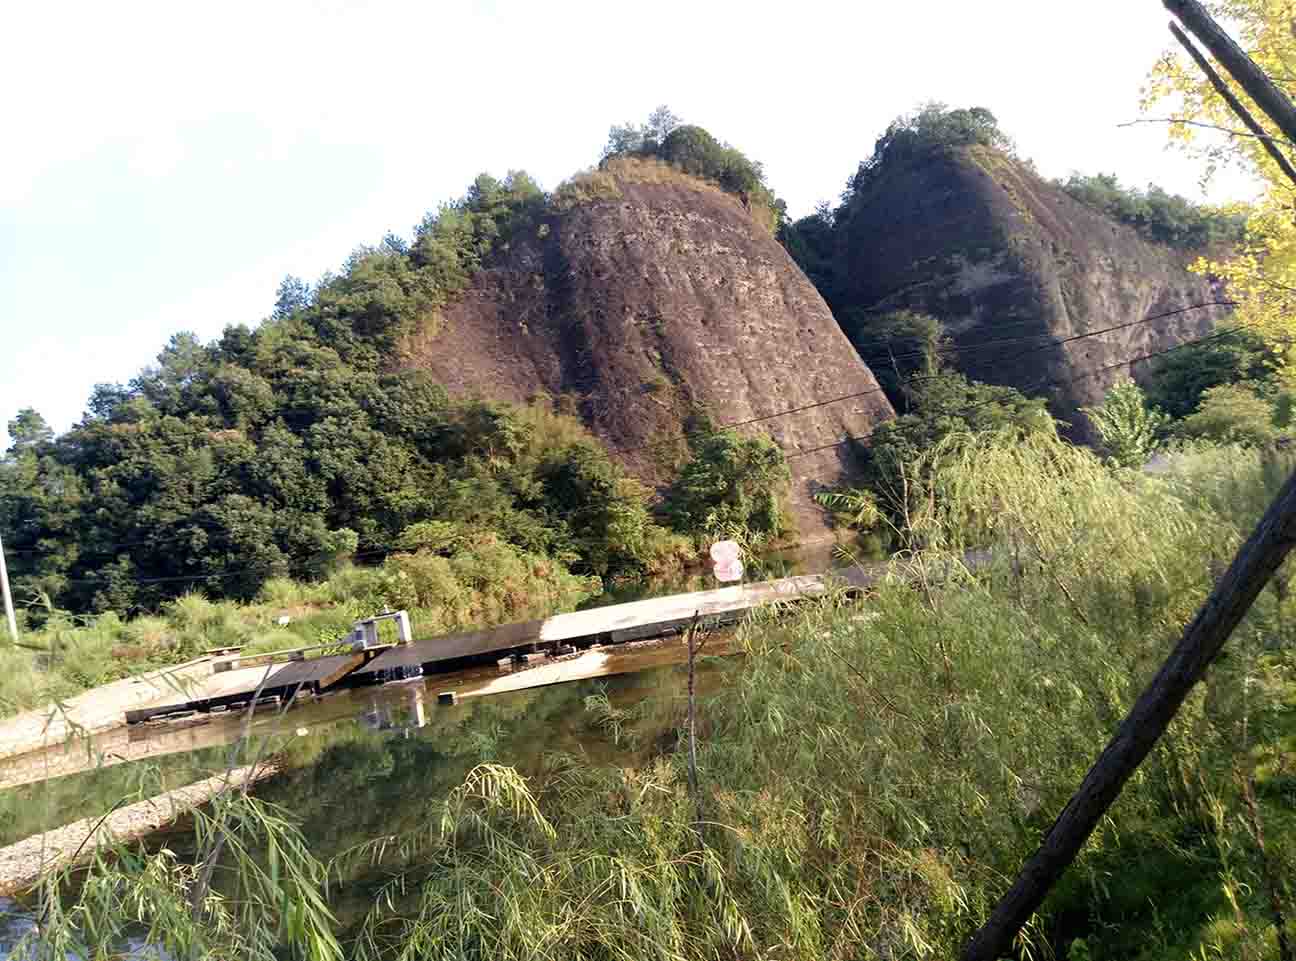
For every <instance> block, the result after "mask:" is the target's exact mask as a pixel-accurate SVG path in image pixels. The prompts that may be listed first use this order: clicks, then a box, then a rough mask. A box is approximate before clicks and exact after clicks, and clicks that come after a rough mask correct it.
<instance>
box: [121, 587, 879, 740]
mask: <svg viewBox="0 0 1296 961" xmlns="http://www.w3.org/2000/svg"><path fill="white" fill-rule="evenodd" d="M880 576H881V574H880V572H879V571H870V570H864V569H861V568H851V569H848V570H843V571H838V572H833V573H831V574H813V575H803V576H797V577H784V578H780V579H778V580H772V581H763V582H760V583H754V584H742V585H738V586H735V587H723V588H719V589H717V590H710V591H694V592H691V593H687V594H674V595H671V596H669V597H655V598H650V599H647V600H642V601H632V602H630V603H627V604H613V605H609V606H606V607H596V608H591V609H589V610H584V611H575V612H572V613H569V614H557V615H554V616H553V617H548V618H545V619H543V620H536V621H525V622H522V623H520V624H505V625H502V626H500V627H493V628H489V629H486V630H480V631H465V632H462V633H458V634H448V635H445V636H442V637H434V638H429V639H427V640H417V641H412V642H409V643H402V644H396V645H385V646H369V647H365V648H363V649H359V650H354V651H350V652H348V653H344V654H332V655H326V656H321V657H314V658H298V659H296V660H293V661H290V662H288V663H283V662H275V661H274V660H269V661H268V662H266V661H264V659H258V658H246V659H242V660H240V659H238V658H237V657H234V658H230V659H227V660H225V661H223V662H217V663H216V665H215V670H214V672H213V673H212V674H211V675H210V676H209V677H207V678H202V679H198V680H195V681H193V682H192V683H191V684H190V685H189V686H187V687H186V688H184V689H182V690H177V691H176V692H175V694H174V696H171V697H167V698H165V699H163V700H162V701H161V702H160V703H154V704H151V705H149V706H147V707H140V708H137V709H134V710H128V711H126V722H127V723H128V724H137V723H139V722H141V721H147V720H151V719H154V718H163V717H178V716H184V715H188V714H192V713H203V714H210V713H221V712H225V711H230V710H240V709H244V708H246V707H247V706H248V705H250V704H251V705H254V706H260V705H263V704H264V705H266V706H275V705H283V704H286V703H288V702H290V701H292V700H293V699H294V698H297V697H302V696H317V695H320V694H325V693H329V692H331V691H335V690H339V689H342V688H348V687H359V686H364V685H372V684H384V683H388V682H391V681H401V680H406V679H410V678H418V677H424V676H427V675H434V674H442V673H446V672H449V671H456V670H460V669H462V668H465V667H469V666H472V665H474V664H483V663H486V664H489V663H491V662H493V661H499V662H501V663H502V666H508V665H509V664H511V663H512V660H513V659H515V658H525V659H528V660H531V659H541V658H544V657H547V656H549V655H552V654H565V653H570V652H572V651H574V650H578V649H581V648H589V647H593V646H594V645H616V644H624V643H627V642H630V641H644V640H650V639H653V638H662V637H668V636H670V635H672V634H678V633H680V632H682V631H683V630H685V629H686V628H687V627H688V625H689V623H690V622H691V621H692V620H693V617H694V615H695V614H696V615H697V616H699V617H701V618H703V619H704V620H705V622H706V623H708V624H710V625H716V626H719V625H725V624H732V623H735V622H737V621H738V620H740V619H741V618H742V617H743V616H744V615H745V614H746V613H747V612H748V611H751V610H753V609H755V608H758V607H762V606H765V605H768V604H774V603H778V602H795V601H799V600H803V599H806V598H809V597H815V596H818V595H821V594H823V593H824V592H825V591H827V590H828V589H829V588H830V586H831V585H832V584H838V585H844V586H845V587H846V588H847V589H848V590H856V591H858V590H862V589H864V588H867V587H868V586H869V585H871V584H873V583H874V582H876V581H877V579H878V578H879V577H880Z"/></svg>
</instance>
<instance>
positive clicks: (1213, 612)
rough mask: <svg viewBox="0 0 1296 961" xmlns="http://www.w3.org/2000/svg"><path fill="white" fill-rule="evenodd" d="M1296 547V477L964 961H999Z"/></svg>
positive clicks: (969, 947)
mask: <svg viewBox="0 0 1296 961" xmlns="http://www.w3.org/2000/svg"><path fill="white" fill-rule="evenodd" d="M1293 547H1296V473H1293V474H1292V476H1291V477H1289V478H1288V479H1287V483H1285V484H1284V485H1283V488H1282V490H1281V491H1280V492H1279V493H1278V496H1277V497H1276V498H1274V502H1273V503H1272V504H1270V505H1269V510H1267V511H1265V515H1264V517H1262V518H1261V519H1260V523H1259V524H1258V525H1256V529H1255V531H1254V533H1252V535H1251V537H1250V538H1249V539H1248V540H1247V542H1246V543H1245V544H1243V545H1242V547H1241V548H1240V549H1239V550H1238V552H1237V556H1236V557H1234V558H1233V563H1232V564H1230V565H1229V568H1228V570H1227V571H1226V572H1225V573H1224V576H1223V577H1222V578H1220V580H1219V583H1218V584H1216V585H1215V589H1214V590H1213V591H1211V593H1210V596H1209V597H1208V598H1206V602H1205V603H1204V604H1203V605H1202V606H1201V609H1200V610H1199V611H1198V612H1197V616H1196V617H1195V618H1193V620H1192V623H1191V624H1189V625H1188V627H1187V628H1186V629H1185V630H1184V632H1183V636H1182V638H1181V639H1180V641H1179V644H1178V646H1177V647H1176V648H1175V649H1174V651H1173V652H1172V653H1171V654H1170V656H1169V657H1168V658H1166V661H1165V663H1164V664H1162V665H1161V670H1159V671H1158V672H1157V674H1156V677H1154V678H1153V679H1152V682H1151V683H1150V684H1149V685H1148V686H1147V688H1146V689H1145V690H1144V691H1143V694H1142V695H1141V696H1140V697H1139V699H1138V701H1136V702H1135V704H1134V707H1133V708H1132V709H1131V710H1130V712H1129V714H1128V715H1126V717H1125V720H1124V722H1122V724H1121V726H1120V728H1119V729H1117V731H1116V734H1115V736H1114V737H1113V738H1112V739H1111V741H1110V742H1109V743H1108V745H1107V747H1106V748H1105V749H1104V750H1103V752H1102V754H1101V755H1099V757H1098V760H1097V761H1095V762H1094V765H1093V767H1091V768H1090V769H1089V773H1088V774H1086V775H1085V778H1084V781H1083V782H1081V784H1080V787H1079V789H1077V791H1076V793H1075V794H1074V795H1072V797H1071V800H1070V801H1069V802H1067V806H1066V807H1065V808H1063V809H1062V813H1061V814H1059V815H1058V819H1057V820H1056V821H1054V822H1053V827H1051V828H1050V829H1049V832H1048V834H1046V835H1045V836H1044V841H1043V843H1041V844H1040V847H1039V850H1038V851H1036V852H1035V853H1034V854H1033V855H1032V856H1031V858H1030V860H1028V861H1027V862H1026V864H1025V865H1024V866H1023V867H1022V869H1021V873H1020V874H1018V875H1017V879H1016V880H1015V881H1014V882H1013V885H1012V887H1011V888H1010V889H1009V890H1008V892H1007V893H1006V894H1005V895H1004V896H1003V898H1002V899H1000V901H999V903H998V904H997V905H996V906H995V909H994V911H993V913H992V914H991V915H990V918H989V919H988V920H987V921H986V923H985V924H984V925H982V926H981V928H980V930H978V931H977V932H976V934H974V935H973V936H972V939H971V940H970V941H969V942H968V944H967V946H966V947H965V948H964V949H963V957H962V961H996V959H998V958H1002V957H1005V956H1007V955H1010V954H1011V953H1012V943H1013V939H1014V938H1016V937H1017V933H1018V932H1019V931H1020V930H1021V928H1022V925H1024V924H1025V923H1026V921H1027V920H1028V919H1029V918H1030V916H1031V915H1032V914H1034V913H1035V910H1036V908H1038V907H1039V906H1040V904H1041V903H1042V902H1043V900H1044V896H1045V895H1046V894H1048V892H1049V889H1050V888H1051V887H1052V886H1053V884H1054V882H1055V881H1057V879H1058V878H1059V877H1061V875H1062V872H1063V871H1065V870H1066V868H1067V866H1068V865H1069V864H1070V863H1071V862H1072V860H1074V859H1075V856H1076V855H1077V854H1078V853H1079V851H1080V848H1081V847H1082V846H1083V845H1084V843H1085V841H1086V840H1088V838H1089V835H1090V834H1091V833H1092V832H1093V829H1094V828H1095V827H1096V826H1097V825H1098V822H1099V821H1100V820H1101V819H1102V818H1103V816H1104V815H1105V814H1106V813H1107V809H1108V808H1110V807H1111V805H1112V802H1113V801H1115V800H1116V796H1117V795H1118V794H1120V792H1121V788H1122V787H1124V786H1125V782H1126V781H1127V780H1129V777H1130V775H1131V774H1133V773H1134V771H1135V769H1137V768H1138V766H1139V764H1140V763H1141V762H1142V761H1143V759H1144V758H1145V757H1147V755H1148V752H1149V751H1151V750H1152V746H1153V745H1154V744H1156V742H1157V739H1158V738H1159V737H1160V736H1161V735H1162V733H1163V732H1164V731H1165V729H1166V728H1167V727H1168V726H1169V724H1170V721H1171V720H1172V719H1173V718H1174V716H1175V713H1176V712H1177V711H1178V710H1179V705H1181V704H1182V703H1183V701H1184V698H1186V697H1187V696H1188V692H1189V691H1191V690H1192V688H1193V686H1194V685H1195V684H1196V683H1197V682H1198V681H1200V680H1201V679H1202V676H1203V675H1204V674H1205V673H1206V668H1208V667H1209V666H1210V664H1211V662H1212V661H1214V660H1215V658H1216V657H1217V656H1218V655H1219V652H1220V650H1221V649H1222V648H1223V647H1224V642H1225V641H1227V640H1228V638H1229V635H1230V634H1232V633H1233V628H1235V627H1236V626H1237V624H1238V622H1239V621H1241V620H1242V617H1243V616H1244V615H1245V614H1246V612H1247V610H1249V609H1250V607H1251V602H1252V601H1254V600H1255V599H1256V595H1258V594H1259V593H1260V591H1261V589H1263V588H1264V586H1265V584H1267V583H1268V582H1269V578H1270V576H1271V575H1272V574H1273V572H1274V571H1276V570H1277V569H1278V566H1279V565H1280V564H1282V562H1283V561H1284V560H1285V559H1286V558H1287V555H1288V553H1290V551H1291V550H1292V548H1293Z"/></svg>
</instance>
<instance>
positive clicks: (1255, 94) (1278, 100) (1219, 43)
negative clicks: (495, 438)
mask: <svg viewBox="0 0 1296 961" xmlns="http://www.w3.org/2000/svg"><path fill="white" fill-rule="evenodd" d="M1162 2H1163V3H1164V4H1165V6H1166V9H1167V10H1169V11H1170V12H1171V13H1173V14H1174V15H1175V16H1176V17H1178V18H1179V20H1180V22H1182V23H1183V25H1184V26H1185V27H1187V28H1188V30H1189V32H1190V33H1191V34H1192V35H1193V36H1194V37H1196V38H1197V39H1198V40H1199V41H1201V43H1202V45H1203V46H1204V47H1205V48H1206V49H1207V50H1209V51H1210V52H1211V56H1213V57H1214V58H1215V59H1216V61H1218V62H1219V63H1220V64H1221V65H1222V66H1223V67H1224V69H1225V70H1227V71H1228V72H1229V74H1230V76H1232V77H1233V79H1234V80H1236V81H1237V82H1238V84H1239V85H1240V86H1241V87H1242V89H1243V90H1245V91H1246V92H1247V95H1248V96H1249V97H1250V98H1251V99H1252V100H1254V101H1255V103H1256V106H1258V107H1259V108H1260V109H1261V110H1263V111H1264V113H1265V115H1266V116H1268V117H1269V119H1270V120H1272V121H1273V122H1274V123H1275V124H1277V125H1278V129H1279V130H1281V131H1282V132H1283V136H1285V137H1286V138H1287V142H1288V143H1289V144H1292V145H1296V105H1293V104H1292V102H1291V99H1290V98H1289V97H1288V96H1287V95H1286V94H1285V93H1283V92H1282V90H1281V89H1279V87H1278V85H1277V84H1276V83H1274V82H1273V81H1272V80H1270V79H1269V77H1268V76H1267V75H1266V74H1265V72H1264V71H1263V70H1261V69H1260V68H1259V67H1258V66H1257V65H1256V62H1255V61H1254V60H1252V59H1251V58H1250V57H1248V56H1247V54H1246V51H1244V50H1243V49H1242V48H1241V47H1239V46H1238V45H1237V43H1236V42H1235V41H1234V39H1233V38H1232V37H1230V36H1229V35H1228V34H1227V33H1225V32H1224V30H1223V29H1222V28H1221V27H1220V25H1219V24H1218V23H1216V22H1215V20H1214V18H1213V17H1212V16H1211V15H1210V14H1209V13H1208V12H1207V11H1206V8H1205V7H1203V6H1202V5H1201V4H1200V3H1199V2H1198V0H1162Z"/></svg>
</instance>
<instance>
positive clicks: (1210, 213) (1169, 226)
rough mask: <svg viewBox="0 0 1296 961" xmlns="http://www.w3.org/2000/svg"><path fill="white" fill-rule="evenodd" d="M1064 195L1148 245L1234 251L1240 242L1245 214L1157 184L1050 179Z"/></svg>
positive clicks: (1097, 177)
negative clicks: (1130, 229)
mask: <svg viewBox="0 0 1296 961" xmlns="http://www.w3.org/2000/svg"><path fill="white" fill-rule="evenodd" d="M1054 183H1056V184H1057V186H1059V187H1061V188H1062V189H1063V190H1065V191H1066V192H1067V193H1068V194H1070V195H1071V196H1072V197H1074V198H1075V199H1076V200H1078V201H1080V202H1081V203H1082V204H1087V205H1088V206H1090V207H1093V208H1094V209H1095V210H1099V211H1101V212H1102V213H1104V214H1106V215H1107V216H1108V217H1110V218H1111V219H1112V220H1116V221H1119V222H1120V223H1123V224H1128V225H1129V226H1131V227H1133V228H1134V229H1135V230H1137V231H1138V232H1139V233H1140V234H1142V235H1143V236H1144V237H1145V238H1146V239H1148V240H1150V241H1152V242H1153V243H1158V244H1165V245H1167V246H1169V247H1178V248H1180V249H1183V250H1208V249H1211V250H1218V249H1220V248H1221V247H1225V248H1228V249H1233V248H1235V247H1236V246H1237V245H1238V244H1239V243H1240V242H1241V240H1242V236H1243V232H1244V228H1245V225H1246V216H1245V215H1243V214H1240V213H1236V212H1233V211H1229V210H1219V209H1216V208H1214V207H1209V206H1206V205H1204V204H1196V203H1193V202H1192V201H1191V200H1188V199H1187V198H1185V197H1181V196H1179V195H1178V194H1172V193H1167V192H1166V191H1165V190H1162V189H1161V188H1160V187H1158V186H1157V185H1156V184H1148V186H1147V189H1146V190H1138V189H1137V188H1134V187H1126V186H1124V185H1123V184H1121V182H1120V181H1119V179H1117V177H1116V175H1115V174H1094V175H1093V176H1088V177H1086V176H1083V175H1081V174H1075V173H1073V174H1072V175H1071V176H1070V177H1068V178H1067V179H1066V180H1057V181H1054Z"/></svg>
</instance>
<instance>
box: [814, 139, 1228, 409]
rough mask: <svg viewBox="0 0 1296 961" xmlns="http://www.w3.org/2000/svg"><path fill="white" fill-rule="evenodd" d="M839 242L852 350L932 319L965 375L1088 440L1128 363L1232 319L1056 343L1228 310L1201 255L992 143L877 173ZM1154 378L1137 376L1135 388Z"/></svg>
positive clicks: (1194, 320) (851, 207)
mask: <svg viewBox="0 0 1296 961" xmlns="http://www.w3.org/2000/svg"><path fill="white" fill-rule="evenodd" d="M833 233H834V235H835V237H834V245H835V253H834V263H833V264H832V271H833V277H834V290H833V299H834V309H835V310H836V312H837V315H838V317H839V318H840V319H841V320H842V322H843V324H844V325H846V326H847V328H848V330H849V331H850V333H851V335H852V339H854V340H855V341H856V342H857V343H860V344H861V345H864V344H865V343H866V342H867V341H868V340H869V336H870V334H869V325H870V322H871V321H872V320H874V319H875V318H876V317H878V316H880V315H881V314H883V313H885V312H887V311H891V310H896V309H901V308H909V309H915V310H921V311H924V312H926V313H930V314H933V315H935V316H937V317H939V318H940V319H941V320H942V321H944V323H945V325H946V327H947V329H948V332H949V333H950V335H951V336H952V337H953V339H954V341H955V343H956V344H957V345H958V346H959V348H960V350H959V351H958V352H957V354H956V355H955V356H954V358H953V361H954V363H955V365H956V366H957V367H959V368H960V369H961V370H963V371H964V372H965V373H966V374H968V375H969V376H971V377H973V378H975V379H978V380H984V381H988V382H991V383H999V384H1007V385H1010V386H1013V387H1017V388H1019V389H1020V390H1022V391H1024V392H1026V393H1028V394H1033V395H1046V396H1048V397H1049V398H1050V402H1051V405H1052V407H1053V409H1054V412H1055V413H1056V414H1057V415H1058V416H1060V417H1062V418H1063V419H1064V420H1068V421H1071V422H1072V423H1074V424H1076V426H1077V428H1078V429H1079V431H1080V432H1083V417H1082V415H1078V414H1077V412H1076V411H1077V408H1078V407H1080V406H1083V405H1086V404H1093V403H1095V402H1098V401H1100V400H1101V398H1102V396H1103V394H1104V392H1105V390H1106V388H1107V387H1108V386H1109V385H1110V384H1111V383H1112V382H1113V381H1115V380H1116V379H1117V378H1119V377H1121V376H1123V375H1124V374H1125V373H1126V372H1127V371H1129V370H1130V368H1129V366H1128V361H1130V360H1131V359H1132V358H1137V357H1141V356H1144V355H1147V354H1149V353H1153V352H1156V351H1160V350H1163V349H1165V348H1167V347H1171V346H1173V345H1175V344H1179V343H1182V342H1184V341H1185V340H1188V339H1191V338H1194V337H1198V336H1201V335H1202V334H1205V333H1208V332H1209V331H1210V330H1211V329H1212V326H1213V324H1214V322H1215V320H1216V319H1217V317H1218V316H1219V311H1220V310H1221V308H1210V309H1199V310H1187V311H1184V312H1182V313H1176V314H1173V315H1172V316H1168V317H1165V318H1163V319H1160V320H1155V321H1150V322H1147V323H1133V324H1132V325H1131V326H1128V327H1125V328H1123V329H1120V330H1116V331H1112V332H1111V333H1107V334H1103V335H1101V336H1095V337H1089V338H1085V339H1082V340H1077V341H1075V342H1072V343H1068V344H1062V345H1056V343H1057V341H1059V340H1062V339H1065V338H1069V337H1072V336H1074V335H1076V334H1084V333H1087V332H1090V331H1095V330H1102V329H1105V328H1109V327H1114V326H1117V325H1121V324H1127V323H1130V322H1134V321H1139V320H1141V319H1142V318H1145V317H1150V316H1152V315H1157V314H1167V313H1170V312H1172V311H1176V310H1180V309H1181V308H1185V307H1190V306H1192V305H1195V304H1202V303H1206V302H1210V301H1215V300H1218V299H1220V298H1219V296H1218V294H1217V292H1215V291H1214V290H1213V289H1212V285H1211V283H1210V282H1208V281H1207V280H1206V279H1204V278H1202V277H1199V276H1196V275H1193V274H1191V273H1189V272H1188V271H1187V269H1186V265H1187V264H1188V263H1189V262H1190V261H1191V259H1192V257H1191V255H1189V254H1187V253H1185V252H1183V251H1178V250H1173V249H1171V248H1169V247H1163V246H1160V245H1157V244H1152V243H1149V242H1147V241H1145V240H1144V239H1142V238H1141V237H1140V236H1139V235H1138V234H1137V233H1136V232H1135V231H1134V230H1133V229H1132V228H1130V227H1127V226H1124V225H1121V224H1117V223H1114V222H1113V221H1111V220H1109V219H1108V218H1106V217H1104V216H1103V215H1102V214H1101V213H1099V212H1097V211H1095V210H1093V209H1092V208H1090V207H1088V206H1085V205H1084V204H1081V203H1079V202H1077V201H1076V200H1073V199H1072V198H1071V197H1069V196H1068V195H1067V194H1066V193H1065V192H1063V191H1062V190H1061V189H1059V188H1058V187H1057V186H1056V185H1054V184H1051V183H1049V182H1047V181H1045V180H1043V179H1041V178H1040V177H1039V176H1037V175H1036V174H1035V173H1034V172H1033V171H1032V170H1030V169H1029V168H1028V167H1027V166H1025V165H1023V164H1021V163H1019V162H1017V161H1015V160H1013V159H1011V158H1009V157H1008V156H1006V155H1005V154H1004V153H1002V152H1001V151H999V150H996V149H994V148H992V147H989V146H985V145H982V144H971V145H964V146H958V147H947V148H940V149H935V150H930V151H926V152H925V153H923V154H922V155H921V156H917V157H914V158H913V159H912V160H911V161H909V162H905V163H900V164H890V165H888V166H886V167H885V168H883V169H879V171H878V172H877V174H876V175H875V176H872V177H870V178H869V179H868V183H867V187H866V189H863V190H857V191H856V192H855V194H854V195H853V196H850V197H848V199H847V202H846V203H845V204H844V205H843V207H842V208H841V209H840V210H839V211H838V212H837V223H836V226H835V228H834V231H833ZM1050 345H1056V346H1050ZM1041 347H1042V348H1043V349H1041ZM1113 365H1116V367H1115V369H1110V370H1106V371H1103V368H1109V367H1112V366H1113ZM1122 365H1124V366H1122ZM1146 366H1147V365H1146V364H1142V365H1140V364H1135V365H1134V366H1133V373H1134V375H1135V377H1136V378H1137V377H1138V376H1139V375H1140V372H1141V370H1143V369H1146ZM1058 381H1061V382H1063V383H1060V384H1054V383H1053V382H1058Z"/></svg>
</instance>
